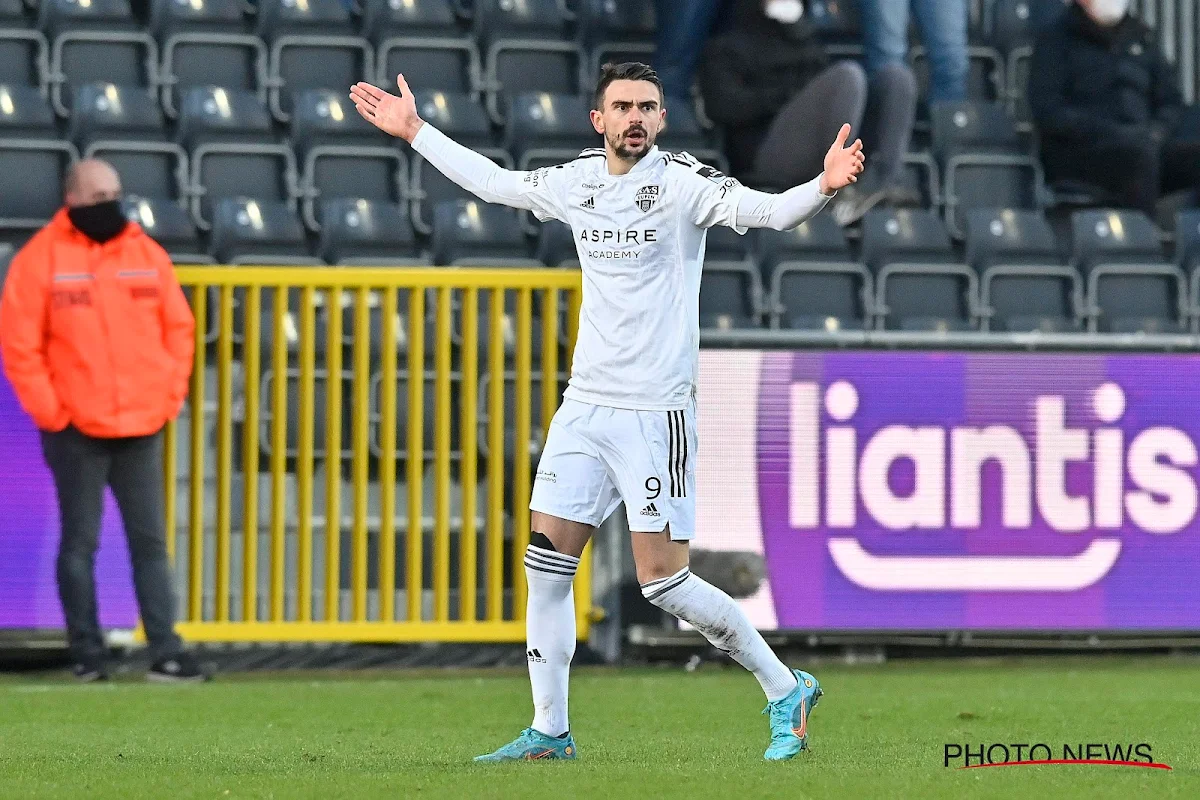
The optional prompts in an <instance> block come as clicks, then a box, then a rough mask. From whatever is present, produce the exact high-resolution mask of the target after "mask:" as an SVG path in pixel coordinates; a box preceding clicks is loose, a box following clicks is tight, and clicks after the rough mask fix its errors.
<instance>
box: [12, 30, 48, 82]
mask: <svg viewBox="0 0 1200 800" xmlns="http://www.w3.org/2000/svg"><path fill="white" fill-rule="evenodd" d="M49 53H50V46H49V44H48V43H47V42H46V37H45V36H44V35H42V33H41V31H31V30H14V29H11V28H2V29H0V75H2V76H4V77H3V78H0V83H4V84H6V85H9V86H36V87H38V88H40V89H45V88H46V86H48V85H49V74H50V60H49V58H50V56H49Z"/></svg>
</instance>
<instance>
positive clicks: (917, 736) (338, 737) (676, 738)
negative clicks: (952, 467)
mask: <svg viewBox="0 0 1200 800" xmlns="http://www.w3.org/2000/svg"><path fill="white" fill-rule="evenodd" d="M813 671H814V672H815V673H816V675H817V677H818V678H820V679H821V682H822V685H823V686H824V688H825V690H826V696H825V697H824V698H822V700H821V703H820V706H819V707H818V708H817V710H816V712H815V713H814V715H813V717H812V722H811V731H812V737H811V745H812V750H811V751H810V752H808V753H803V754H801V755H800V756H799V757H798V758H797V759H795V760H794V761H792V762H788V763H783V764H766V763H764V762H763V761H762V760H761V759H762V751H763V749H764V747H765V746H766V743H767V720H766V718H765V717H762V716H759V714H758V712H759V711H760V710H761V708H762V706H763V702H762V696H761V693H760V692H759V689H758V686H757V685H756V684H755V682H754V680H753V678H751V677H750V676H748V675H746V674H745V673H743V672H741V671H740V670H735V669H723V668H718V667H710V666H706V667H702V668H701V669H700V670H699V671H697V672H695V673H687V672H684V671H683V670H682V669H679V668H672V669H667V668H662V669H619V670H609V669H585V670H578V671H577V672H576V674H575V675H574V677H573V680H572V697H571V715H572V720H573V726H574V731H575V736H576V740H577V741H578V744H579V748H580V753H581V758H580V760H578V761H575V762H531V763H521V764H511V765H476V764H472V763H471V757H472V756H475V755H477V754H479V753H482V752H484V751H486V750H489V749H492V748H493V747H494V746H496V745H499V744H501V743H503V742H504V741H507V740H508V739H509V738H511V737H512V736H514V735H515V734H516V733H517V732H518V731H519V730H520V729H521V728H522V727H524V725H526V724H527V723H528V721H529V717H530V708H529V698H528V685H527V679H526V677H525V675H524V673H523V672H513V671H493V672H476V671H471V672H465V671H445V672H438V673H429V672H421V673H405V672H372V673H359V674H355V675H350V676H347V675H344V674H334V673H320V672H316V673H309V672H306V673H299V674H290V673H287V674H273V675H251V676H222V677H221V678H220V679H219V680H218V681H216V682H214V683H211V684H206V685H200V686H159V685H148V684H145V683H143V682H142V681H141V680H140V679H139V680H136V681H134V680H118V681H115V682H113V683H110V684H108V685H94V686H76V685H74V684H71V683H68V682H67V681H66V680H64V679H62V678H60V677H58V676H54V677H41V678H26V677H17V678H14V677H8V678H4V677H0V797H3V798H71V799H72V800H74V799H75V798H122V799H123V800H124V798H217V799H219V800H224V798H322V799H324V798H355V799H356V800H357V799H358V798H377V797H379V798H383V797H386V798H409V797H451V798H485V797H496V798H501V797H502V798H521V799H522V800H531V798H540V797H548V798H549V797H553V798H565V797H579V798H590V797H597V798H627V797H629V798H632V797H637V798H652V797H684V798H688V800H695V799H697V798H707V797H718V798H722V799H723V800H741V798H753V797H795V798H804V797H812V798H825V797H835V798H838V800H856V799H857V798H881V797H903V798H908V797H914V798H940V797H946V798H959V797H997V798H1000V797H1027V798H1043V797H1052V798H1055V800H1062V799H1063V798H1074V797H1080V798H1085V797H1086V798H1095V797H1120V798H1126V799H1127V798H1129V797H1138V798H1155V797H1200V722H1198V719H1200V680H1198V679H1200V662H1198V661H1194V660H1179V659H1175V660H1168V659H1151V658H1144V659H1124V658H1123V659H1102V660H1082V659H1059V660H1050V659H1021V660H1016V659H1013V660H1005V661H990V662H982V663H981V662H963V661H937V662H893V663H889V664H886V665H881V666H856V667H851V666H842V665H825V666H820V667H816V668H814V669H813ZM139 678H140V676H139ZM950 742H959V743H972V744H973V745H978V744H979V743H985V744H986V743H992V742H1003V743H1016V742H1025V743H1036V742H1043V743H1046V744H1049V745H1050V746H1051V747H1052V748H1053V749H1055V750H1056V751H1061V747H1062V744H1063V743H1087V742H1111V743H1138V742H1146V743H1149V744H1151V745H1152V747H1153V757H1154V760H1155V761H1158V762H1163V763H1166V764H1169V765H1171V766H1172V767H1173V770H1172V771H1170V772H1167V771H1164V770H1158V769H1145V768H1130V767H1115V766H1113V767H1109V766H1091V765H1089V766H1036V767H1002V768H989V769H972V770H957V769H947V768H945V767H943V763H942V761H943V745H944V744H946V743H950ZM1055 757H1056V758H1057V757H1060V752H1056V753H1055Z"/></svg>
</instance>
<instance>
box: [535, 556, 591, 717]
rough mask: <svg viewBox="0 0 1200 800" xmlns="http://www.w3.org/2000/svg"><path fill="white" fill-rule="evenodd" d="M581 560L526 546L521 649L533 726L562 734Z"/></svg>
mask: <svg viewBox="0 0 1200 800" xmlns="http://www.w3.org/2000/svg"><path fill="white" fill-rule="evenodd" d="M578 568H579V559H578V558H574V557H572V556H568V555H563V554H562V553H559V552H556V551H554V550H546V549H544V548H541V547H534V546H533V545H529V548H528V549H527V550H526V551H525V578H526V580H527V581H528V582H529V596H528V601H527V602H526V605H525V649H526V653H525V655H526V658H527V659H528V661H529V683H530V685H531V686H532V687H533V724H532V725H531V726H530V727H532V728H533V729H534V730H536V731H538V732H540V733H544V734H546V735H547V736H561V735H562V734H564V733H566V732H567V731H568V730H570V724H569V723H568V722H567V684H568V678H569V676H570V671H571V658H572V657H573V656H574V655H575V596H574V593H573V592H572V590H571V583H572V581H574V580H575V570H576V569H578Z"/></svg>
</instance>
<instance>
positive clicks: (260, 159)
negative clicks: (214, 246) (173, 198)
mask: <svg viewBox="0 0 1200 800" xmlns="http://www.w3.org/2000/svg"><path fill="white" fill-rule="evenodd" d="M191 167H192V180H191V186H190V192H189V193H190V194H191V199H192V217H193V218H194V219H195V220H196V225H197V226H198V227H199V228H200V229H201V230H208V229H209V228H210V227H211V220H212V210H213V206H214V204H215V203H216V201H217V200H219V199H220V198H253V199H255V200H263V201H277V202H281V203H285V204H287V205H288V206H289V207H290V208H293V209H295V208H296V200H297V197H298V195H299V191H298V188H297V184H298V180H297V171H296V160H295V157H294V156H293V155H292V150H291V148H290V147H287V146H284V145H272V144H202V145H200V146H199V147H197V148H195V149H194V150H193V151H192V158H191Z"/></svg>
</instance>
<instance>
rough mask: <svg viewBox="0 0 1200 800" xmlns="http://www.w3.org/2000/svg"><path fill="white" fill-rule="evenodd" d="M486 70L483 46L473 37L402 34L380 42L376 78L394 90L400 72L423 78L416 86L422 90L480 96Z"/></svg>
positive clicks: (390, 89) (381, 83)
mask: <svg viewBox="0 0 1200 800" xmlns="http://www.w3.org/2000/svg"><path fill="white" fill-rule="evenodd" d="M482 71H483V67H482V62H481V59H480V56H479V49H478V48H477V47H476V46H475V42H473V41H472V40H471V39H433V38H428V39H426V38H419V37H410V36H402V37H395V38H391V39H387V40H385V41H384V42H383V43H382V44H380V45H379V59H378V74H377V75H376V76H375V82H376V84H377V85H379V86H381V87H383V88H384V89H387V90H388V91H392V90H393V89H394V88H395V86H396V76H397V75H409V76H412V77H413V80H414V81H418V82H419V88H415V87H414V91H416V92H418V93H420V92H431V91H443V92H453V93H455V94H460V95H470V96H471V97H472V98H477V97H478V96H479V86H480V82H481V80H482V78H481V73H482ZM417 76H419V77H417Z"/></svg>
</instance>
